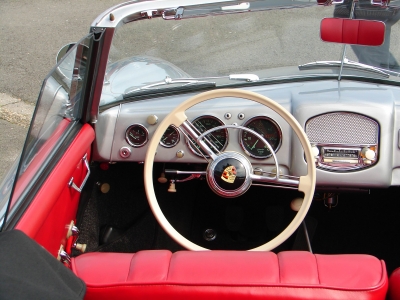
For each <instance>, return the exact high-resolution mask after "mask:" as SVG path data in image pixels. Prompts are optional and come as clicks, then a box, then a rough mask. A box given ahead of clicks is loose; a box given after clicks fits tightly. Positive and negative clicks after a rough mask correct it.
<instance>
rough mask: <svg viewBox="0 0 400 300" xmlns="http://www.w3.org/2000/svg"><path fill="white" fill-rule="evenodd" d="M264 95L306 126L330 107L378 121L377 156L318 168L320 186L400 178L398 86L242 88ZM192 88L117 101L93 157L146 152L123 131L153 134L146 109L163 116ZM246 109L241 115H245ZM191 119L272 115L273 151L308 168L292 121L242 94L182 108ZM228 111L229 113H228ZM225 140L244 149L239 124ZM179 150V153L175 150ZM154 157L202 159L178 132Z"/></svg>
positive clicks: (267, 164) (101, 126)
mask: <svg viewBox="0 0 400 300" xmlns="http://www.w3.org/2000/svg"><path fill="white" fill-rule="evenodd" d="M246 89H247V90H251V91H253V92H256V93H260V94H262V95H264V96H267V97H269V98H271V99H273V100H275V101H277V102H278V103H279V104H281V105H282V106H283V107H284V108H285V109H287V110H288V111H290V112H291V113H292V114H293V116H294V117H295V118H296V119H297V121H298V122H299V123H300V125H301V126H302V127H303V128H305V125H306V123H307V121H308V120H309V119H310V118H313V117H315V116H317V115H321V114H325V113H329V112H338V111H340V112H351V113H357V114H360V115H364V116H366V117H369V118H372V119H374V120H376V121H377V122H378V123H379V128H380V132H379V146H378V147H379V157H378V162H377V163H376V164H375V165H374V166H371V167H370V168H367V169H362V170H359V171H353V172H344V173H343V172H342V173H337V172H331V171H327V170H317V186H319V187H356V188H363V187H366V188H367V187H368V188H370V187H387V186H390V185H392V184H396V183H399V182H400V171H399V170H400V149H399V145H398V144H399V140H398V132H399V129H400V120H399V119H400V118H399V116H400V115H399V113H400V110H399V108H398V105H399V104H400V88H397V87H393V86H385V85H378V84H372V83H362V82H355V81H345V80H343V81H341V82H338V81H335V80H326V81H313V82H295V83H286V84H279V85H267V86H255V87H251V88H246ZM193 95H195V94H183V95H176V96H168V97H161V98H155V99H147V100H142V101H136V102H131V103H124V104H120V105H119V106H115V107H113V108H110V109H108V110H106V111H104V112H103V113H101V114H100V116H99V119H98V122H97V123H96V141H95V147H94V153H93V159H94V160H97V161H108V162H127V161H135V162H141V161H143V160H144V157H145V154H146V150H147V149H146V146H144V147H140V148H133V147H130V145H129V144H128V143H127V142H126V140H125V131H126V129H127V128H128V127H129V126H130V125H131V124H137V123H139V124H143V125H144V126H146V128H147V129H148V131H149V138H151V136H152V134H153V133H154V131H155V129H156V128H157V124H155V125H150V124H148V123H147V117H148V116H149V115H156V116H157V117H158V118H159V121H161V120H162V119H163V118H164V117H165V116H166V115H167V114H168V113H169V112H170V111H171V110H172V109H173V108H175V107H176V106H177V105H178V104H179V103H181V102H182V101H185V100H187V99H188V98H190V97H191V96H193ZM242 114H244V118H243V115H242ZM186 115H187V117H188V119H189V120H193V119H195V118H196V117H198V116H200V115H212V116H215V117H217V118H219V119H221V120H222V121H223V122H224V123H225V124H229V125H232V124H237V125H243V124H244V123H245V122H246V121H247V120H248V119H250V118H252V117H254V116H258V115H262V116H267V117H269V118H271V119H273V120H274V121H275V122H276V123H277V124H279V126H280V127H281V130H282V145H281V147H280V149H279V151H278V152H277V158H278V161H279V165H280V167H281V168H282V170H283V172H284V173H285V174H290V175H295V176H300V175H303V174H305V172H306V162H305V161H304V155H303V150H302V148H301V146H300V142H299V141H298V139H297V137H296V135H294V134H293V133H292V130H291V128H290V126H289V125H288V124H287V123H286V122H285V121H284V120H283V119H282V118H281V117H280V116H279V115H278V114H277V113H276V112H274V111H272V110H271V109H269V108H267V107H263V106H261V105H260V104H257V103H254V102H250V101H247V100H244V99H233V98H221V99H213V100H210V101H207V102H205V103H201V104H200V105H197V106H196V107H192V108H191V109H189V110H188V111H187V112H186ZM227 115H229V116H231V117H230V118H229V119H228V118H226V116H227ZM229 135H230V137H229V144H228V146H227V148H226V150H225V151H238V152H242V151H243V150H242V148H241V146H240V143H239V130H234V129H229ZM122 147H130V148H131V149H130V150H131V155H130V156H129V157H128V158H123V157H121V155H120V149H121V148H122ZM178 151H183V153H184V156H183V157H182V158H178V157H177V155H176V153H177V152H178ZM249 160H250V161H251V162H252V163H253V164H254V167H260V168H262V169H264V170H266V171H270V170H272V168H273V165H274V162H273V160H272V158H267V159H261V160H260V159H255V158H251V157H249ZM156 161H157V162H165V163H172V162H173V163H178V162H179V163H180V162H181V163H205V160H204V159H203V158H201V157H198V156H197V155H194V154H193V153H192V152H191V151H190V150H189V149H188V146H187V144H186V142H185V138H184V137H183V136H181V138H180V141H179V143H178V144H177V145H176V146H175V147H172V148H165V147H162V146H161V145H160V146H159V147H158V150H157V154H156Z"/></svg>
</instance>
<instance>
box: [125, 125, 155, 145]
mask: <svg viewBox="0 0 400 300" xmlns="http://www.w3.org/2000/svg"><path fill="white" fill-rule="evenodd" d="M125 139H126V141H127V142H128V144H129V145H131V146H133V147H142V146H144V145H145V144H146V143H147V141H148V140H149V131H148V130H147V128H146V127H144V126H143V125H141V124H133V125H131V126H129V127H128V128H127V129H126V132H125Z"/></svg>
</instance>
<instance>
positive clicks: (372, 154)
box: [362, 147, 375, 160]
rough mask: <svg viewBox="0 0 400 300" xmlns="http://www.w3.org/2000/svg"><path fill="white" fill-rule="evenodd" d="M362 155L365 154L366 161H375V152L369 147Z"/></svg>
mask: <svg viewBox="0 0 400 300" xmlns="http://www.w3.org/2000/svg"><path fill="white" fill-rule="evenodd" d="M362 153H363V155H364V157H365V158H366V159H368V160H374V159H375V151H373V150H371V149H369V148H367V147H365V148H364V149H363V150H362Z"/></svg>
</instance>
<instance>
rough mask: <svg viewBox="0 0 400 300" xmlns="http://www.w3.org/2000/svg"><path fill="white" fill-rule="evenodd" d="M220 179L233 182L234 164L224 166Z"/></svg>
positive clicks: (234, 176)
mask: <svg viewBox="0 0 400 300" xmlns="http://www.w3.org/2000/svg"><path fill="white" fill-rule="evenodd" d="M221 179H222V180H223V181H226V182H228V183H234V182H235V179H236V168H235V167H234V166H229V167H226V168H225V170H224V172H222V176H221Z"/></svg>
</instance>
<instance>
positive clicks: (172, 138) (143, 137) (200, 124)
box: [125, 115, 282, 159]
mask: <svg viewBox="0 0 400 300" xmlns="http://www.w3.org/2000/svg"><path fill="white" fill-rule="evenodd" d="M191 122H192V124H193V126H194V127H195V128H196V129H197V131H198V133H199V134H201V133H204V132H206V131H207V130H210V129H212V128H215V127H218V126H223V125H225V124H224V122H223V121H222V120H221V119H219V118H217V117H215V116H212V115H203V116H199V117H197V118H195V119H194V120H191ZM242 126H243V127H246V128H249V129H251V130H253V131H255V132H256V133H258V134H259V135H261V136H262V137H264V138H265V139H266V140H267V142H268V143H269V144H270V146H271V147H272V149H273V150H274V151H275V152H277V151H278V150H279V148H280V146H281V143H282V130H281V128H280V126H279V124H278V123H277V122H276V121H275V120H273V119H271V118H269V117H267V116H263V115H259V116H254V117H251V118H249V119H248V120H247V121H245V122H244V124H243V125H242ZM181 138H184V139H185V142H186V144H187V147H188V149H189V150H190V151H191V152H192V153H193V154H195V155H197V156H200V157H202V156H205V153H202V150H201V149H200V147H199V145H197V143H196V142H195V141H194V140H192V139H191V138H188V137H184V136H183V133H182V132H181V131H180V130H179V129H178V128H176V127H175V126H173V125H171V126H169V127H168V128H167V130H166V131H165V133H164V134H163V136H162V138H161V141H160V145H161V146H163V147H165V148H173V147H175V146H176V145H177V144H178V143H179V141H180V140H181ZM125 139H126V141H127V143H128V144H129V145H131V146H132V147H135V148H140V147H143V146H145V145H146V143H147V142H148V140H149V131H148V130H147V129H146V127H145V126H143V125H142V124H132V125H130V126H129V127H128V128H127V129H126V132H125ZM205 139H207V140H208V141H209V142H211V143H212V145H213V146H212V148H213V149H214V151H215V152H222V151H224V150H225V149H226V147H227V146H228V143H229V134H228V130H227V129H226V128H224V129H218V130H215V131H213V132H211V133H210V134H208V135H207V136H206V137H205ZM239 143H240V145H241V147H242V149H243V150H244V151H245V152H246V153H247V154H248V155H249V156H250V157H253V158H256V159H257V158H258V159H265V158H268V157H270V156H271V155H272V154H271V152H270V150H269V148H268V146H267V145H266V144H265V143H264V142H263V141H262V140H260V139H259V138H258V137H256V136H255V135H254V134H253V133H251V131H247V130H240V131H239Z"/></svg>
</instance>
